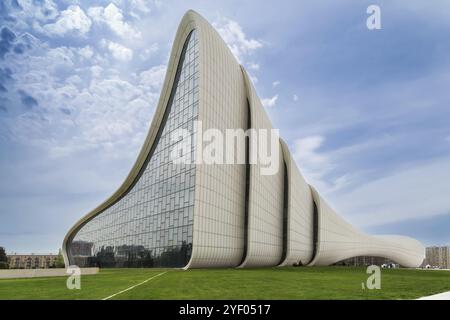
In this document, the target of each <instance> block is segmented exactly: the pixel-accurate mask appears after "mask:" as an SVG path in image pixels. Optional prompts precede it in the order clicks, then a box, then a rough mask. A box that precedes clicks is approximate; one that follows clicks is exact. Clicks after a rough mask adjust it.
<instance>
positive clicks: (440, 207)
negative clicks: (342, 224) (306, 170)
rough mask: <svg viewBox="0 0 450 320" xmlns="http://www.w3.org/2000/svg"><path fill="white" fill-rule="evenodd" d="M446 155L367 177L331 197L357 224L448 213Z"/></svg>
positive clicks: (448, 167)
mask: <svg viewBox="0 0 450 320" xmlns="http://www.w3.org/2000/svg"><path fill="white" fill-rule="evenodd" d="M448 181H450V158H448V157H447V158H445V157H444V158H437V159H434V160H432V161H429V162H427V163H422V164H418V165H415V166H414V167H412V168H405V169H404V170H400V171H397V172H394V173H393V174H391V175H389V176H386V177H383V178H381V179H377V180H370V181H367V182H366V183H363V184H361V185H359V186H358V187H357V188H355V189H354V190H352V191H350V192H342V193H340V194H337V195H335V196H333V199H334V204H335V206H336V209H338V210H339V211H340V212H342V213H343V214H345V215H347V216H348V217H350V218H351V220H352V221H353V222H355V223H357V224H358V225H360V226H375V225H381V224H386V223H393V222H397V221H401V220H408V219H415V218H425V217H428V218H429V217H432V216H436V215H440V214H448V213H449V208H450V197H449V196H448V195H449V194H450V184H449V183H448Z"/></svg>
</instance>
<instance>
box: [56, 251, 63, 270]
mask: <svg viewBox="0 0 450 320" xmlns="http://www.w3.org/2000/svg"><path fill="white" fill-rule="evenodd" d="M65 266H66V265H65V263H64V257H63V255H62V251H61V249H59V251H58V257H57V258H56V260H55V268H64V267H65Z"/></svg>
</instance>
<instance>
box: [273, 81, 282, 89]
mask: <svg viewBox="0 0 450 320" xmlns="http://www.w3.org/2000/svg"><path fill="white" fill-rule="evenodd" d="M279 84H280V81H278V80H276V81H274V82H272V87H274V88H275V87H277V86H278V85H279Z"/></svg>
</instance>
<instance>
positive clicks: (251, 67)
mask: <svg viewBox="0 0 450 320" xmlns="http://www.w3.org/2000/svg"><path fill="white" fill-rule="evenodd" d="M248 69H249V70H255V71H258V70H259V64H257V63H253V62H251V63H249V64H248Z"/></svg>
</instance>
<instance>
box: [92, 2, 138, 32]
mask: <svg viewBox="0 0 450 320" xmlns="http://www.w3.org/2000/svg"><path fill="white" fill-rule="evenodd" d="M88 15H89V16H90V17H91V18H92V20H93V21H94V22H97V23H105V24H106V25H107V26H108V27H109V28H110V29H111V30H112V31H114V32H115V33H116V34H117V35H119V36H120V37H122V38H140V37H141V33H140V32H139V31H136V30H135V29H134V28H133V27H132V26H131V25H130V24H128V23H127V22H125V21H124V17H123V14H122V10H120V9H119V8H118V7H116V6H115V5H114V3H110V4H109V5H108V6H106V7H105V8H103V7H91V8H89V9H88Z"/></svg>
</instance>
